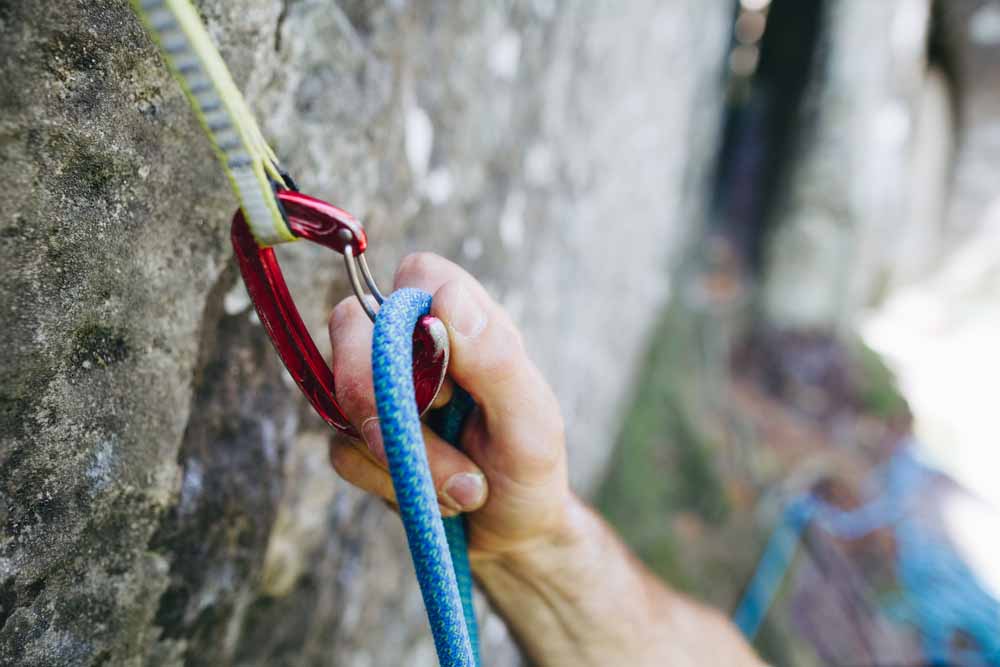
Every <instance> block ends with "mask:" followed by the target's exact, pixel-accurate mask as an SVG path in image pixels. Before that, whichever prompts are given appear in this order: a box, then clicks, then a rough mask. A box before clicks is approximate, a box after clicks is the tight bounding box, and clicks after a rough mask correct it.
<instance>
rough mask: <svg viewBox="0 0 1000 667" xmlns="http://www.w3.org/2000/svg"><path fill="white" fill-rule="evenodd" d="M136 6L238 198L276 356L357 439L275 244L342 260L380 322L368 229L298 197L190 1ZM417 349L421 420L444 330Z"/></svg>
mask: <svg viewBox="0 0 1000 667" xmlns="http://www.w3.org/2000/svg"><path fill="white" fill-rule="evenodd" d="M132 5H133V7H134V9H135V11H136V13H137V14H138V16H139V17H140V19H141V20H142V21H143V23H144V24H145V25H146V27H147V29H148V31H149V33H150V35H152V37H153V39H154V40H155V41H156V43H157V44H158V45H159V46H160V49H161V52H162V53H163V55H164V58H165V60H166V61H167V64H168V65H169V67H170V69H171V71H172V72H173V74H174V77H175V78H176V79H177V81H178V83H179V84H180V86H181V88H182V90H183V91H184V94H185V96H186V97H187V99H188V102H189V103H190V105H191V108H192V109H193V110H194V112H195V115H196V116H197V117H198V120H199V121H200V122H201V125H202V127H203V128H204V130H205V133H206V134H207V135H208V137H209V139H210V140H211V142H212V146H213V147H214V148H215V152H216V155H217V157H218V159H219V162H220V164H221V165H222V168H223V170H224V171H225V172H226V175H227V176H228V177H229V180H230V182H231V184H232V186H233V190H234V192H235V193H236V196H237V197H238V198H239V201H240V210H238V211H237V212H236V214H235V215H234V216H233V221H232V243H233V248H234V250H235V252H236V258H237V261H238V263H239V267H240V273H241V274H242V276H243V281H244V283H245V284H246V286H247V291H248V292H249V293H250V299H251V300H252V301H253V304H254V307H255V308H256V310H257V314H258V315H259V317H260V320H261V323H262V324H263V325H264V327H265V329H266V330H267V333H268V335H269V336H270V338H271V341H272V343H273V344H274V348H275V350H276V351H277V352H278V356H279V357H281V361H282V362H283V363H284V365H285V368H287V369H288V372H289V373H290V374H291V376H292V378H294V380H295V382H296V384H298V386H299V388H300V389H301V390H302V393H303V394H305V396H306V398H307V399H308V400H309V402H310V403H311V404H312V406H313V408H314V409H315V410H316V412H317V413H318V414H319V415H320V417H322V418H323V419H324V421H326V423H328V424H329V425H330V426H332V427H334V428H336V429H337V430H340V431H343V432H345V433H348V434H351V435H357V433H356V432H355V429H354V427H353V426H352V425H351V424H350V422H349V421H348V419H347V417H346V416H345V414H344V411H343V409H342V408H341V407H340V404H339V403H338V402H337V398H336V394H335V388H334V380H333V373H332V372H331V371H330V368H329V366H328V365H327V363H326V361H325V360H324V359H323V356H322V355H321V354H320V352H319V350H318V349H317V348H316V344H315V343H314V342H313V340H312V337H311V336H310V335H309V332H308V330H307V328H306V326H305V324H304V323H303V321H302V317H301V316H300V315H299V312H298V309H297V308H296V307H295V301H294V300H293V299H292V296H291V293H290V292H289V290H288V286H287V285H286V283H285V280H284V277H283V275H282V273H281V267H280V265H279V264H278V259H277V257H276V255H275V253H274V250H273V246H275V245H278V244H281V243H289V242H292V241H298V240H301V239H306V240H308V241H312V242H313V243H317V244H319V245H322V246H324V247H327V248H330V249H332V250H335V251H336V252H339V253H340V254H342V255H343V256H344V260H345V265H346V267H347V272H348V276H349V278H350V281H351V287H352V289H353V290H354V293H355V294H356V295H357V297H358V300H359V301H360V302H361V305H362V307H363V308H364V309H365V312H366V313H367V314H368V316H369V317H370V318H372V320H373V321H374V319H375V310H374V308H373V307H372V306H371V305H370V304H369V302H368V299H366V298H365V293H364V289H363V287H362V284H361V283H362V280H363V281H364V283H365V284H366V285H367V286H368V289H369V290H370V291H371V295H372V296H373V297H374V298H375V300H376V302H377V303H379V304H381V302H382V300H383V296H382V293H381V291H380V290H379V289H378V286H377V285H376V283H375V280H374V278H373V277H372V274H371V271H370V269H369V267H368V263H367V261H366V260H365V255H364V252H365V249H366V248H367V245H368V241H367V238H366V236H365V231H364V229H363V228H362V226H361V223H359V222H358V220H357V219H356V218H355V217H354V216H353V215H351V214H350V213H347V212H346V211H342V210H341V209H339V208H337V207H335V206H333V205H331V204H328V203H326V202H324V201H321V200H319V199H315V198H313V197H309V196H307V195H304V194H301V193H299V192H298V188H297V186H296V184H295V181H294V180H292V178H291V177H290V176H289V175H288V172H286V171H285V170H284V169H283V168H282V167H281V164H280V163H279V161H278V158H277V156H276V155H275V152H274V150H272V149H271V147H270V146H269V145H268V144H267V142H266V141H265V140H264V137H263V134H262V133H261V131H260V128H259V127H258V125H257V123H256V121H255V120H254V117H253V114H251V113H250V109H249V107H248V106H247V104H246V101H245V100H244V99H243V96H242V95H241V94H240V92H239V89H238V88H237V87H236V84H235V83H234V82H233V79H232V76H231V75H230V73H229V69H228V68H227V67H226V64H225V62H223V60H222V57H221V56H220V55H219V52H218V51H217V50H216V48H215V46H214V45H213V44H212V41H211V39H210V38H209V36H208V33H207V31H206V30H205V27H204V26H203V25H202V23H201V20H200V18H199V17H198V14H197V12H196V11H195V10H194V8H193V7H192V6H191V5H190V3H189V2H188V0H132ZM359 274H360V277H359ZM413 344H414V357H413V362H414V382H415V386H416V395H417V405H418V407H419V410H420V412H421V414H422V413H423V412H425V411H426V410H427V409H428V407H429V406H430V405H431V404H432V403H433V401H434V398H435V397H436V396H437V393H438V391H439V389H440V388H441V384H442V383H443V381H444V377H445V373H446V372H447V365H448V336H447V333H446V331H445V328H444V325H442V324H441V322H440V321H438V320H436V319H435V318H432V317H424V318H422V319H421V321H420V323H419V325H418V327H417V328H416V330H415V331H414V335H413Z"/></svg>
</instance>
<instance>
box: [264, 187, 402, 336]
mask: <svg viewBox="0 0 1000 667" xmlns="http://www.w3.org/2000/svg"><path fill="white" fill-rule="evenodd" d="M277 197H278V201H279V202H280V204H281V207H282V209H283V210H284V213H285V220H286V221H287V222H288V227H289V228H290V229H291V231H292V233H293V234H295V235H296V236H298V237H300V238H304V239H308V240H310V241H313V242H314V243H318V244H320V245H323V246H326V247H327V248H331V249H333V250H336V251H337V252H339V253H340V254H341V255H343V256H344V265H345V266H346V267H347V276H348V278H349V279H350V281H351V289H352V290H353V291H354V295H355V296H356V297H357V298H358V302H359V303H361V307H362V308H364V309H365V312H366V313H367V314H368V317H370V318H371V320H372V322H374V321H375V310H374V309H373V308H372V307H371V304H370V303H369V302H368V299H366V298H365V290H364V288H363V287H362V286H361V281H362V280H364V282H365V285H367V286H368V290H369V291H370V292H371V295H372V296H373V297H374V298H375V301H376V302H377V303H378V304H379V305H381V304H382V302H383V301H384V300H385V297H384V296H383V295H382V292H381V290H379V288H378V285H377V284H376V283H375V277H374V276H373V275H372V272H371V269H369V268H368V260H366V259H365V249H366V248H367V247H368V239H367V237H366V235H365V230H364V228H362V226H361V223H360V222H358V220H357V218H355V217H354V216H353V215H351V214H350V213H348V212H347V211H344V210H342V209H339V208H337V207H336V206H333V205H332V204H328V203H327V202H325V201H323V200H321V199H316V198H314V197H310V196H309V195H304V194H302V193H301V192H295V191H293V190H278V192H277ZM359 274H360V276H359Z"/></svg>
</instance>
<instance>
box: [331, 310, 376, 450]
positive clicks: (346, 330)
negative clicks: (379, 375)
mask: <svg viewBox="0 0 1000 667" xmlns="http://www.w3.org/2000/svg"><path fill="white" fill-rule="evenodd" d="M372 329H373V326H372V322H371V320H369V319H368V315H366V314H365V311H364V310H363V309H362V308H361V304H359V303H358V302H357V300H356V299H355V298H354V297H348V298H346V299H344V300H343V301H341V302H340V303H338V304H337V306H336V307H335V308H334V309H333V313H331V315H330V321H329V330H330V344H331V346H332V348H333V382H334V393H335V395H336V397H337V402H338V403H340V406H341V407H342V408H343V410H344V412H345V413H346V415H347V418H348V419H349V420H350V422H351V424H352V425H353V426H354V428H355V429H357V430H358V432H359V433H361V434H362V437H364V438H365V441H366V442H368V437H367V435H366V433H365V429H366V427H367V428H368V430H369V431H370V430H371V422H370V420H371V419H372V418H374V417H377V412H376V408H375V393H374V386H373V384H372V364H371V355H372V353H371V349H372ZM375 431H376V432H377V431H378V425H377V424H375Z"/></svg>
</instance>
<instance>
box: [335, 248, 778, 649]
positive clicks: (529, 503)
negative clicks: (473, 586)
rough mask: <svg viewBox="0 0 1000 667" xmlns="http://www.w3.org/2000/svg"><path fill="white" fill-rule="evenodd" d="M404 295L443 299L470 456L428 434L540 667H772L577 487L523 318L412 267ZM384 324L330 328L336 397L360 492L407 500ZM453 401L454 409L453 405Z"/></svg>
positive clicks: (405, 265)
mask: <svg viewBox="0 0 1000 667" xmlns="http://www.w3.org/2000/svg"><path fill="white" fill-rule="evenodd" d="M394 287H395V288H399V287H418V288H420V289H423V290H426V291H428V292H430V293H431V294H432V295H433V296H434V298H433V305H432V307H431V312H432V314H433V315H435V316H436V317H438V318H440V319H441V320H442V321H443V322H444V323H445V325H446V326H447V328H448V335H449V338H450V343H451V364H450V366H449V374H450V376H451V378H452V379H453V380H454V382H457V383H458V384H459V385H461V386H462V387H464V388H465V389H466V390H467V391H468V392H469V393H470V394H472V396H473V398H475V400H476V403H477V405H478V406H479V407H478V410H477V411H476V412H475V413H474V414H473V416H472V417H471V418H470V422H469V423H468V424H467V425H466V427H465V430H464V433H463V435H462V447H463V449H464V452H465V453H462V452H459V451H458V450H456V449H455V448H453V447H452V446H451V445H449V444H447V443H445V442H444V441H442V440H441V439H440V438H438V437H437V436H435V435H434V434H433V433H431V432H430V431H429V430H428V429H424V437H425V440H426V442H427V448H428V453H429V458H430V463H431V473H432V476H433V478H434V482H435V485H436V487H437V489H438V490H439V500H440V503H441V508H442V511H443V512H444V513H445V514H455V513H457V512H459V511H464V512H468V519H469V540H470V558H471V561H472V567H473V572H474V573H475V575H476V578H477V580H478V581H479V583H480V585H481V586H482V588H483V590H484V591H485V592H486V594H487V595H488V596H489V597H490V599H491V600H492V602H493V604H494V606H495V608H496V609H497V610H498V611H499V613H500V614H501V615H502V616H504V618H505V619H506V620H507V623H508V625H509V627H510V628H511V630H512V632H513V633H514V635H515V636H516V637H517V640H518V641H519V643H520V644H521V646H522V648H523V649H524V651H525V653H526V655H527V656H528V657H529V658H530V659H531V661H532V662H533V664H537V665H560V666H561V665H580V666H586V665H602V666H603V665H626V664H628V665H636V666H642V665H650V666H653V665H655V666H656V667H663V666H664V665H672V666H682V665H698V666H704V665H727V666H729V667H741V666H744V665H746V666H748V667H759V666H760V665H762V663H761V662H760V661H759V660H758V658H757V657H756V656H755V655H754V654H753V651H752V650H751V649H750V647H749V646H748V645H747V644H746V642H745V641H744V640H743V638H742V637H741V636H740V634H739V633H738V631H737V630H736V629H735V628H734V627H733V626H732V625H731V624H730V623H729V621H728V620H727V619H726V618H725V617H724V616H723V615H722V614H720V613H719V612H717V611H715V610H713V609H710V608H708V607H705V606H703V605H701V604H699V603H698V602H696V601H694V600H692V599H690V598H687V597H685V596H683V595H681V594H679V593H677V592H675V591H673V590H671V589H670V588H669V587H667V586H666V585H665V584H663V583H662V582H661V581H659V580H658V579H657V578H656V577H654V576H653V575H652V574H650V573H649V571H648V570H646V568H645V567H643V565H642V564H641V563H640V562H639V561H638V560H636V559H635V557H633V556H632V555H631V554H630V553H629V551H628V550H627V549H626V547H625V546H624V545H622V543H621V542H620V541H619V540H618V538H617V537H616V536H615V534H614V532H613V531H612V530H611V528H610V527H608V526H607V524H605V523H604V521H603V520H601V519H600V518H599V517H598V516H597V515H596V514H595V513H594V512H593V511H591V510H590V509H589V508H587V507H586V505H585V504H584V503H583V502H582V501H581V500H580V499H578V498H577V497H576V496H575V495H574V494H573V492H572V491H571V490H570V488H569V483H568V481H567V474H566V446H565V438H564V435H563V421H562V417H561V415H560V411H559V405H558V403H557V401H556V399H555V396H554V395H553V393H552V390H551V389H550V388H549V386H548V384H547V383H546V382H545V379H544V378H543V377H542V376H541V374H540V373H539V371H538V369H537V368H536V367H535V366H534V364H532V362H531V361H530V359H529V358H528V356H527V354H526V352H525V349H524V346H523V344H522V340H521V335H520V333H519V332H518V330H517V329H516V327H515V326H514V325H513V323H512V322H511V320H510V318H509V317H508V316H507V314H506V313H505V312H504V311H503V309H502V308H501V307H500V306H499V305H497V304H496V303H495V302H494V301H493V300H492V299H491V298H490V297H489V295H488V294H487V293H486V291H485V290H484V289H483V287H482V286H481V285H480V284H479V283H478V282H476V280H475V279H473V278H472V277H471V276H470V275H469V274H468V273H466V272H465V271H464V270H462V269H461V268H459V267H458V266H456V265H455V264H452V263H451V262H449V261H447V260H445V259H442V258H441V257H437V256H435V255H429V254H417V255H411V256H409V257H407V258H406V259H405V260H404V261H403V262H402V263H401V264H400V266H399V270H398V271H397V273H396V278H395V285H394ZM371 335H372V325H371V322H370V321H369V320H368V318H367V316H366V315H365V314H364V312H363V311H362V310H361V307H360V306H359V305H358V304H357V302H356V301H355V300H354V299H353V297H352V298H350V299H345V300H344V301H342V302H341V303H340V304H339V305H338V306H337V307H336V308H335V309H334V311H333V314H332V315H331V317H330V338H331V340H332V342H333V350H334V355H333V356H334V359H333V365H334V376H335V377H336V382H337V386H336V390H337V397H338V399H339V400H340V401H341V402H342V404H343V405H344V408H345V410H346V412H347V415H348V417H349V418H350V419H351V422H352V423H353V424H354V425H355V426H356V427H357V428H358V429H359V431H361V432H362V433H363V434H364V435H365V442H361V441H349V440H345V439H339V440H337V441H335V442H334V443H333V445H332V447H331V460H332V462H333V466H334V468H335V469H336V470H337V472H338V473H339V474H340V475H341V476H342V477H343V478H344V479H346V480H347V481H348V482H350V483H352V484H354V485H355V486H358V487H360V488H361V489H364V490H365V491H368V492H370V493H373V494H375V495H377V496H380V497H382V498H384V499H385V500H386V501H388V502H390V503H392V502H393V501H394V496H393V491H392V481H391V478H390V477H389V473H388V471H387V470H388V469H387V465H386V462H385V454H384V451H383V449H382V444H381V438H380V435H379V433H378V421H377V416H376V414H377V413H376V409H375V402H374V397H373V390H372V375H371V365H370V361H369V356H370V350H371ZM449 393H450V391H449V388H446V389H445V390H444V391H443V394H444V395H443V396H442V397H441V400H442V401H444V400H446V399H447V397H448V394H449Z"/></svg>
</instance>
